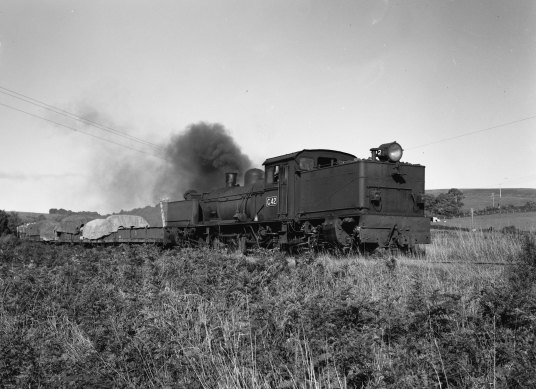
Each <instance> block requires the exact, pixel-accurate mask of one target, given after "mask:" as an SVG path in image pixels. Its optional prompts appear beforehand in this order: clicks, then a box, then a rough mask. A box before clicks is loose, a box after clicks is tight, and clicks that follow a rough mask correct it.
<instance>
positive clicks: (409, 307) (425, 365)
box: [0, 234, 536, 388]
mask: <svg viewBox="0 0 536 389" xmlns="http://www.w3.org/2000/svg"><path fill="white" fill-rule="evenodd" d="M515 239H516V238H510V237H501V236H497V237H493V239H490V236H484V235H463V234H459V235H457V234H448V235H436V236H434V242H433V244H432V245H431V247H429V248H428V253H427V254H426V256H425V257H421V258H415V257H404V256H398V257H396V258H394V259H393V258H388V259H373V258H369V257H355V256H354V257H343V258H336V257H333V256H331V255H327V254H325V255H319V256H317V257H314V258H313V257H296V258H287V257H284V256H283V255H281V254H279V253H277V252H267V251H259V252H256V253H253V254H252V255H250V256H248V257H244V256H241V255H237V254H232V253H231V254H228V253H225V252H215V251H205V250H193V249H192V250H180V251H179V250H177V251H175V250H167V251H162V250H160V249H158V248H155V247H151V246H139V247H127V246H120V247H116V248H93V249H82V250H81V249H79V248H76V247H54V246H43V245H35V244H31V243H29V244H19V243H16V242H9V244H3V245H2V247H1V248H0V382H2V386H3V387H8V388H10V387H12V388H15V387H69V386H72V387H91V386H95V387H125V388H135V387H144V388H145V387H149V388H150V387H154V388H186V387H187V388H361V387H364V388H395V387H396V388H415V387H442V388H447V387H448V388H454V387H531V386H532V385H533V384H536V381H535V380H536V373H534V370H533V368H532V366H534V364H536V355H535V352H534V347H533V345H534V342H535V341H536V335H535V334H536V331H535V329H536V319H535V317H534V312H536V290H534V287H533V285H534V284H535V281H536V276H535V274H536V259H535V255H536V254H535V253H536V244H535V243H534V241H533V240H530V239H527V240H526V241H525V242H522V241H519V240H518V241H516V240H515ZM485 244H488V245H491V246H494V247H488V248H486V247H484V246H485ZM498 246H500V247H498ZM442 251H443V252H442ZM484 258H486V260H485V262H488V261H492V262H512V263H513V262H516V263H517V264H516V265H511V266H476V265H474V262H484V260H483V259H484ZM438 260H441V261H453V260H454V261H457V263H456V264H442V263H435V262H437V261H438Z"/></svg>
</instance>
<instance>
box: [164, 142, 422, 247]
mask: <svg viewBox="0 0 536 389" xmlns="http://www.w3.org/2000/svg"><path fill="white" fill-rule="evenodd" d="M402 151H403V150H402V147H401V146H400V145H399V144H398V143H396V142H392V143H386V144H382V145H381V146H379V147H377V148H373V149H371V156H370V157H369V158H367V159H360V158H357V157H355V156H354V155H351V154H348V153H344V152H339V151H333V150H322V149H316V150H301V151H298V152H295V153H291V154H286V155H282V156H279V157H274V158H269V159H267V160H266V161H264V163H263V165H264V171H263V170H260V169H251V170H248V171H247V172H246V173H245V176H244V185H243V186H239V185H237V183H236V181H237V174H236V173H234V172H233V173H227V174H226V186H225V187H224V188H221V189H217V190H214V191H211V192H208V193H198V192H196V191H194V190H190V191H188V192H186V193H185V194H184V200H182V201H164V202H162V203H161V209H162V220H163V224H164V227H163V230H162V233H163V236H162V237H161V239H162V241H163V243H164V245H191V244H208V245H212V246H215V247H217V246H219V245H222V244H225V245H235V246H236V247H237V248H238V249H239V250H241V251H245V250H246V249H247V248H249V247H266V248H277V247H279V248H280V249H282V250H285V251H289V252H300V251H303V250H311V249H323V248H326V249H328V248H338V249H340V250H342V251H348V250H359V251H372V250H374V249H376V248H389V249H400V250H402V251H411V250H413V249H414V248H415V245H417V244H424V243H430V222H429V219H428V218H426V217H425V216H424V166H421V165H417V164H409V163H404V162H400V159H401V157H402Z"/></svg>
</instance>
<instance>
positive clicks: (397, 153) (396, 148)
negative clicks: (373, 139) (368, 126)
mask: <svg viewBox="0 0 536 389" xmlns="http://www.w3.org/2000/svg"><path fill="white" fill-rule="evenodd" d="M370 151H371V153H372V159H373V160H374V161H376V160H379V161H382V162H387V161H389V162H398V161H400V159H401V158H402V154H403V153H404V150H403V149H402V146H400V145H399V144H398V143H397V142H391V143H384V144H382V145H380V146H379V147H375V148H372V149H370Z"/></svg>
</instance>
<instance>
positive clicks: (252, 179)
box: [244, 169, 264, 186]
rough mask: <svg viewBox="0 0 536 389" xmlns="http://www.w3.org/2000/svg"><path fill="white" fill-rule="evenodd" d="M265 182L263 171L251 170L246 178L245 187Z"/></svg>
mask: <svg viewBox="0 0 536 389" xmlns="http://www.w3.org/2000/svg"><path fill="white" fill-rule="evenodd" d="M263 180H264V171H262V170H261V169H249V170H248V171H247V172H246V174H245V176H244V186H246V185H253V184H255V183H256V182H258V181H263Z"/></svg>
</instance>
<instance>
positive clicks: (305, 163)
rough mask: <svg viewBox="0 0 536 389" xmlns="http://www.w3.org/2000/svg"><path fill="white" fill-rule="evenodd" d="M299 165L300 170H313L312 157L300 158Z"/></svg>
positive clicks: (313, 162)
mask: <svg viewBox="0 0 536 389" xmlns="http://www.w3.org/2000/svg"><path fill="white" fill-rule="evenodd" d="M299 165H300V169H301V170H313V169H314V167H315V160H314V159H313V158H305V157H304V158H300V160H299Z"/></svg>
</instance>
